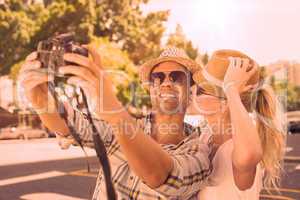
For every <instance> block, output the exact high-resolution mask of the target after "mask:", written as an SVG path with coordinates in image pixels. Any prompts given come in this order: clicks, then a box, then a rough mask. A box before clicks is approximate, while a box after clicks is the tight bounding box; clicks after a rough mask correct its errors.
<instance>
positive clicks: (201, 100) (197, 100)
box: [193, 86, 226, 117]
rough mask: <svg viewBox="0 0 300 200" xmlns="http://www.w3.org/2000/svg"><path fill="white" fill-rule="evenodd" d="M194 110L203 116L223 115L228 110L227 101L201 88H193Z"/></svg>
mask: <svg viewBox="0 0 300 200" xmlns="http://www.w3.org/2000/svg"><path fill="white" fill-rule="evenodd" d="M193 104H194V108H195V109H196V110H197V112H198V113H199V114H201V115H203V116H204V117H205V116H212V115H219V114H223V113H224V111H225V110H226V100H225V99H224V98H221V97H217V96H214V95H213V94H209V93H208V92H206V91H205V90H204V89H202V88H201V87H199V86H195V87H194V88H193Z"/></svg>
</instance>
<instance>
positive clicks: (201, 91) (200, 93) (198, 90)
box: [196, 86, 226, 100]
mask: <svg viewBox="0 0 300 200" xmlns="http://www.w3.org/2000/svg"><path fill="white" fill-rule="evenodd" d="M202 94H205V95H209V96H213V97H216V98H219V99H222V100H226V97H221V96H217V95H213V94H210V93H209V92H206V91H205V89H204V88H202V87H200V86H197V90H196V96H200V95H202Z"/></svg>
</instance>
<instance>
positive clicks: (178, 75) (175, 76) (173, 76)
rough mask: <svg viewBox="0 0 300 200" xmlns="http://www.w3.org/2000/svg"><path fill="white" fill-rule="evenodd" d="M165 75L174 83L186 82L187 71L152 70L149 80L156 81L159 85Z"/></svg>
mask: <svg viewBox="0 0 300 200" xmlns="http://www.w3.org/2000/svg"><path fill="white" fill-rule="evenodd" d="M166 77H168V79H169V80H170V81H171V82H172V83H176V84H183V83H185V82H187V73H185V72H183V71H172V72H153V73H151V75H150V82H151V83H156V81H157V82H158V83H159V85H161V84H162V83H163V82H164V81H165V79H166Z"/></svg>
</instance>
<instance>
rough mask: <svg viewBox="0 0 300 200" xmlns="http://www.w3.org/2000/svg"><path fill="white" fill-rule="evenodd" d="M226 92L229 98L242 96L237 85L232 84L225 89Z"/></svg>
mask: <svg viewBox="0 0 300 200" xmlns="http://www.w3.org/2000/svg"><path fill="white" fill-rule="evenodd" d="M224 93H225V95H226V97H227V98H230V97H236V96H240V94H239V90H238V88H237V87H236V86H234V85H231V86H228V87H227V88H225V89H224Z"/></svg>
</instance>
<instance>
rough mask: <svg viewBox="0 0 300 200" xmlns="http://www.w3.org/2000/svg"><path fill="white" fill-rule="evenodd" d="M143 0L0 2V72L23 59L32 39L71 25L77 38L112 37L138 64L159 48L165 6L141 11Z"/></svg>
mask: <svg viewBox="0 0 300 200" xmlns="http://www.w3.org/2000/svg"><path fill="white" fill-rule="evenodd" d="M147 2H148V1H147V0H135V1H132V0H118V1H111V0H101V2H100V3H96V1H89V0H52V1H50V0H49V1H45V4H25V3H24V2H23V1H22V0H10V1H7V3H6V4H5V6H4V7H1V8H0V36H1V38H0V74H6V73H8V72H9V71H10V68H11V67H12V66H13V65H14V64H15V63H18V62H20V61H21V60H24V58H25V57H26V55H28V53H29V52H32V51H34V50H35V49H36V47H37V43H38V42H39V41H40V40H44V39H46V38H49V37H50V36H53V35H54V34H57V33H63V32H69V31H72V32H74V33H75V34H76V37H77V38H76V39H77V41H79V42H81V43H89V42H90V41H91V40H92V38H94V37H106V38H108V39H109V41H112V42H115V43H117V44H118V45H119V47H120V48H121V49H122V50H125V51H127V52H128V56H129V58H130V59H131V60H133V63H134V64H141V63H142V62H144V61H145V60H146V59H148V58H149V57H152V56H153V55H156V54H157V52H158V51H159V50H160V40H161V37H162V35H163V32H164V30H165V28H164V26H163V22H164V21H166V20H167V17H168V12H166V11H160V12H155V13H149V14H148V15H144V14H143V13H142V12H141V9H140V4H141V3H147Z"/></svg>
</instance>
